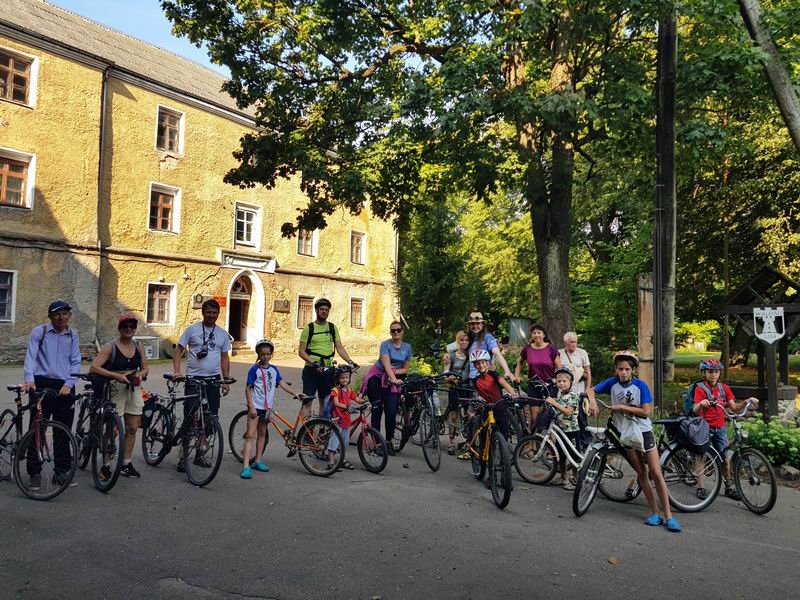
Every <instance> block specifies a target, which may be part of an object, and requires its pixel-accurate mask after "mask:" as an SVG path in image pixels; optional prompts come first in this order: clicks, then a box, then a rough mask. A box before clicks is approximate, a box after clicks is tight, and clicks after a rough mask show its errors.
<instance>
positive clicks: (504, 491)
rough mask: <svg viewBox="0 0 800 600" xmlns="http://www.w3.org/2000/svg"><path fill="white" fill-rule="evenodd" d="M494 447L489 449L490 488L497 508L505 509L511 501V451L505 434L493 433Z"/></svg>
mask: <svg viewBox="0 0 800 600" xmlns="http://www.w3.org/2000/svg"><path fill="white" fill-rule="evenodd" d="M491 443H492V445H491V448H490V449H489V486H490V488H491V490H492V500H494V503H495V505H496V506H497V508H505V507H506V506H508V501H509V500H511V490H512V489H513V486H512V483H511V450H510V449H509V447H508V442H507V441H506V438H504V437H503V434H502V433H500V432H499V431H495V432H493V433H492V442H491Z"/></svg>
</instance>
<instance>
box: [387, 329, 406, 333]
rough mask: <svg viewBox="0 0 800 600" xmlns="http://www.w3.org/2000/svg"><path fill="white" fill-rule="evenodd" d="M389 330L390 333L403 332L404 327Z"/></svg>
mask: <svg viewBox="0 0 800 600" xmlns="http://www.w3.org/2000/svg"><path fill="white" fill-rule="evenodd" d="M389 332H390V333H403V330H402V329H390V330H389Z"/></svg>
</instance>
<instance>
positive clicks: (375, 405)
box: [367, 377, 388, 441]
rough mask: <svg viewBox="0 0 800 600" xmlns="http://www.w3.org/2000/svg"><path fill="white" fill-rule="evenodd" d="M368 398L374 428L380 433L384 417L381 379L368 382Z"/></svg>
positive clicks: (374, 378) (376, 378)
mask: <svg viewBox="0 0 800 600" xmlns="http://www.w3.org/2000/svg"><path fill="white" fill-rule="evenodd" d="M367 397H368V398H369V404H370V407H371V413H372V415H371V417H370V422H371V424H372V427H374V428H375V429H376V430H377V431H380V430H381V417H382V416H383V388H381V378H380V377H372V378H371V379H370V380H369V381H368V382H367ZM387 441H388V440H387Z"/></svg>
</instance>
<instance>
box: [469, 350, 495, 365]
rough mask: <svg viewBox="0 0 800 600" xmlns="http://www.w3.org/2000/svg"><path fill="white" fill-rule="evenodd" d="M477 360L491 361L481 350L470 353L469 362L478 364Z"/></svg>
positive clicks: (487, 354)
mask: <svg viewBox="0 0 800 600" xmlns="http://www.w3.org/2000/svg"><path fill="white" fill-rule="evenodd" d="M479 360H491V357H490V356H489V353H488V352H487V351H486V350H483V349H482V348H478V349H476V350H473V351H472V352H470V355H469V361H470V362H478V361H479Z"/></svg>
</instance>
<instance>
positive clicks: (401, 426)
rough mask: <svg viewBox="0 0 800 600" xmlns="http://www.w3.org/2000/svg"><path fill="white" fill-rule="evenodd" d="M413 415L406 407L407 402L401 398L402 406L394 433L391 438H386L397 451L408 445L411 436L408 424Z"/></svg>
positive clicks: (399, 409) (398, 410) (398, 411)
mask: <svg viewBox="0 0 800 600" xmlns="http://www.w3.org/2000/svg"><path fill="white" fill-rule="evenodd" d="M410 418H411V416H410V415H409V414H408V412H407V411H406V408H405V402H404V401H403V399H402V398H400V407H399V408H398V409H397V416H396V417H395V420H394V435H393V436H392V439H391V440H386V441H387V442H388V443H390V444H391V445H392V447H393V448H394V451H395V452H400V451H401V450H402V449H403V448H404V447H405V445H406V442H407V441H408V439H409V437H410V435H411V434H410V431H411V428H410V426H409V425H408V420H409V419H410Z"/></svg>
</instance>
